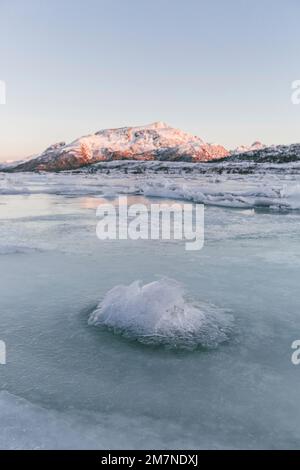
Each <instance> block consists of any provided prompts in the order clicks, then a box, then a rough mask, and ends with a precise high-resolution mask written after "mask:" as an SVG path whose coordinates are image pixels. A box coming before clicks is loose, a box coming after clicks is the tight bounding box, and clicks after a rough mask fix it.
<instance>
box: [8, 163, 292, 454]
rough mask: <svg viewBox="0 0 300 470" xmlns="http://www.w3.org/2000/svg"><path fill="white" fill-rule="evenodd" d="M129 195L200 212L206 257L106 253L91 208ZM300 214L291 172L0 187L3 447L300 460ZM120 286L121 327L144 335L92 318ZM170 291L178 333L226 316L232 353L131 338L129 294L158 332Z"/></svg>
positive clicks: (132, 248) (117, 314) (32, 177)
mask: <svg viewBox="0 0 300 470" xmlns="http://www.w3.org/2000/svg"><path fill="white" fill-rule="evenodd" d="M119 194H128V196H129V203H130V202H140V201H142V202H144V203H146V204H150V203H151V202H153V201H155V200H156V198H158V197H159V198H160V199H159V201H160V202H162V201H164V202H167V203H172V202H174V198H176V199H178V200H184V201H185V202H187V201H190V202H204V203H205V244H204V248H203V249H202V250H200V251H186V250H185V244H184V242H181V241H169V242H162V241H141V240H138V241H127V240H123V241H109V240H106V241H101V242H100V241H99V240H98V239H97V237H96V234H95V231H96V224H97V221H98V219H97V218H96V208H97V206H98V204H99V203H101V202H103V201H110V202H112V201H115V200H116V197H117V196H118V195H119ZM299 208H300V177H299V176H298V175H297V174H292V173H288V172H284V173H282V174H280V173H278V172H276V173H274V172H270V173H268V172H260V173H257V174H251V175H241V174H232V175H226V174H225V175H223V174H222V175H216V174H209V175H201V174H199V175H198V174H193V175H182V174H178V173H177V174H171V175H170V174H166V175H165V174H162V173H158V174H154V173H152V174H141V175H137V174H127V175H124V174H123V173H122V172H118V171H115V172H110V174H108V175H105V174H94V175H89V174H77V175H68V174H57V175H56V174H0V218H1V224H0V235H1V237H0V263H1V266H0V269H1V283H0V318H1V322H0V339H1V340H4V341H5V342H6V347H7V364H6V365H0V380H1V382H0V387H1V392H0V423H1V427H0V448H5V449H7V448H13V449H20V448H25V449H29V448H99V449H100V448H111V449H114V448H163V449H167V448H213V449H215V448H217V449H220V448H268V449H270V448H299V447H300V444H299V443H300V406H299V387H300V366H299V367H297V366H294V365H292V363H291V353H292V349H291V343H292V342H293V341H294V340H295V339H299V338H300V321H299V319H300V315H299V311H300V296H299V279H300V232H299V221H300V212H299ZM166 278H170V279H175V280H176V282H178V283H180V286H183V289H184V292H185V294H184V295H185V298H184V300H183V297H182V296H181V294H180V293H178V292H177V291H176V295H175V294H174V295H173V291H172V289H171V290H170V289H169V284H168V285H164V284H163V283H164V282H165V281H162V279H166ZM137 280H141V281H142V283H137V282H136V281H137ZM149 283H154V290H153V287H152V288H150V289H149V288H147V290H146V293H145V291H140V289H142V287H141V286H144V285H149ZM155 283H156V284H155ZM130 285H131V286H134V287H132V289H135V290H134V295H133V294H132V291H128V289H129V287H128V286H130ZM150 285H152V286H153V284H150ZM116 286H125V287H123V288H122V289H123V290H121V291H120V290H119V289H120V288H117V291H116V290H115V294H116V293H117V299H118V302H119V304H118V302H117V307H116V308H114V309H113V310H110V311H109V312H110V315H109V318H110V321H111V322H117V327H119V326H120V321H121V323H122V322H123V323H122V328H124V329H125V331H126V330H128V325H129V326H130V327H132V325H133V327H134V330H131V332H132V331H133V333H134V334H133V335H130V334H129V335H126V334H125V337H124V335H120V334H118V331H115V330H114V328H110V327H109V328H105V327H103V325H99V322H98V321H94V322H91V320H90V321H89V319H91V316H92V318H94V319H95V318H96V320H97V319H98V317H97V316H96V317H95V312H97V309H98V313H99V308H100V309H101V306H103V304H102V302H103V301H105V299H106V302H108V305H111V303H110V300H111V297H110V296H111V293H110V294H109V292H110V291H111V289H116ZM126 286H127V287H126ZM164 290H165V292H167V293H168V302H169V303H168V302H167V306H168V308H169V305H171V306H172V308H173V307H174V305H175V307H176V312H177V313H178V308H177V307H178V305H179V309H181V310H180V316H179V317H176V319H175V320H176V321H175V323H174V317H173V316H171V317H170V318H171V319H172V322H173V323H172V325H175V330H176V332H178V330H179V331H183V330H182V329H180V328H182V323H180V325H181V326H178V325H179V323H178V321H180V322H181V321H182V318H181V315H182V312H183V314H185V313H187V314H188V315H190V312H191V311H192V314H193V315H192V318H193V319H194V318H196V317H194V315H196V313H195V311H194V310H193V309H194V308H199V309H200V312H201V314H204V315H205V314H207V313H208V312H209V313H211V312H213V313H214V315H216V317H217V318H218V319H219V318H221V317H219V316H218V315H221V316H222V315H225V316H226V315H228V317H226V319H229V318H230V319H231V320H232V322H233V328H231V326H232V324H231V323H230V334H228V337H227V338H226V341H220V342H217V344H215V345H214V346H215V347H213V348H207V347H200V348H196V349H193V350H192V351H191V350H186V349H180V348H178V349H176V348H175V349H174V348H166V347H164V344H162V345H158V344H156V343H155V342H154V344H153V342H151V344H144V343H143V342H142V343H141V342H140V341H138V340H137V341H136V339H139V338H138V335H136V332H137V331H138V332H140V328H141V327H142V328H144V323H140V319H138V323H136V318H135V317H132V312H133V310H132V309H129V310H128V311H127V310H126V309H124V306H123V304H122V299H124V295H125V297H126V296H127V295H128V294H130V293H131V297H130V298H132V297H133V301H132V302H133V303H132V308H135V309H137V310H138V309H139V306H140V305H143V306H144V307H143V312H144V313H145V315H148V318H149V315H152V317H151V321H150V322H149V323H148V324H147V328H150V331H152V330H151V329H153V325H155V326H156V320H157V319H156V317H155V318H154V317H153V315H156V313H157V312H158V311H160V309H161V310H162V311H164V309H165V306H166V304H165V303H164V302H165V300H164V298H163V291H164ZM151 295H152V296H153V302H156V304H157V308H155V309H153V308H152V307H153V305H152V303H151V301H149V296H150V297H151ZM182 295H183V294H182ZM160 297H161V298H162V300H161V301H160V300H159V299H160ZM145 298H146V300H145ZM195 305H196V306H197V307H195ZM211 309H213V310H211ZM106 312H107V311H106ZM128 312H129V314H128ZM111 313H113V316H111ZM93 315H94V317H93ZM152 318H153V321H152ZM190 318H191V317H190V316H188V319H190ZM206 318H208V317H205V319H206ZM222 318H223V317H222ZM159 319H160V318H159ZM91 323H93V324H91ZM97 323H98V326H97ZM169 324H170V321H169V317H168V316H165V317H164V321H163V324H162V327H163V328H164V331H166V330H165V329H166V328H167V327H168V325H169ZM185 325H186V323H183V326H185ZM217 325H218V324H217ZM104 326H105V325H104ZM107 326H111V325H107ZM194 326H195V324H194V323H193V322H192V324H191V327H192V328H193V327H194ZM196 326H197V327H198V323H196ZM117 329H118V328H117ZM147 331H148V330H147ZM167 331H168V332H169V330H167ZM171 331H172V332H174V328H173V329H172V328H171ZM188 331H189V332H190V331H191V330H190V329H188ZM193 331H194V330H193ZM196 331H199V330H197V328H196ZM205 331H206V330H205ZM201 332H203V330H201ZM128 336H129V337H128Z"/></svg>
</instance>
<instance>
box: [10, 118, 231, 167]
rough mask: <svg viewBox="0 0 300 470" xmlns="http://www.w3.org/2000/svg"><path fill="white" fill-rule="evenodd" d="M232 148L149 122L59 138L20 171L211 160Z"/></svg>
mask: <svg viewBox="0 0 300 470" xmlns="http://www.w3.org/2000/svg"><path fill="white" fill-rule="evenodd" d="M227 155H229V152H228V151H227V150H226V149H225V148H224V147H222V146H221V145H216V144H208V143H206V142H204V141H203V140H202V139H200V137H197V136H193V135H191V134H188V133H186V132H183V131H181V130H179V129H175V128H173V127H170V126H168V125H167V124H165V123H164V122H155V123H153V124H149V125H146V126H138V127H122V128H118V129H104V130H101V131H99V132H96V133H95V134H91V135H87V136H84V137H81V138H79V139H77V140H75V141H74V142H72V143H70V144H65V142H60V143H58V144H55V145H52V146H51V147H49V148H47V149H46V150H45V151H44V152H43V153H42V154H41V155H39V156H38V157H35V158H33V159H30V160H28V161H26V162H23V163H21V164H19V165H17V166H15V167H14V168H13V169H14V170H17V171H35V170H44V171H59V170H69V169H75V168H80V167H83V166H86V165H90V164H93V163H97V162H101V161H110V160H124V159H131V160H161V161H193V162H197V161H210V160H214V159H218V158H223V157H226V156H227Z"/></svg>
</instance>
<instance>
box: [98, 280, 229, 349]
mask: <svg viewBox="0 0 300 470" xmlns="http://www.w3.org/2000/svg"><path fill="white" fill-rule="evenodd" d="M89 324H90V325H95V326H104V327H107V328H109V329H110V330H112V331H114V332H115V333H119V334H121V335H123V336H125V337H127V338H130V339H135V340H138V341H140V342H142V343H146V344H153V345H163V346H166V347H168V348H181V349H190V350H193V349H196V348H197V347H203V348H215V347H217V346H218V345H219V344H220V343H223V342H225V341H227V340H229V338H230V334H231V332H232V329H233V317H232V315H229V314H228V313H225V312H224V311H223V310H222V309H219V308H217V307H215V306H213V305H209V304H204V303H201V304H199V303H198V304H196V303H190V302H188V301H187V300H186V299H185V297H184V290H183V287H182V286H181V284H179V283H178V282H177V281H174V280H172V279H161V280H158V281H155V282H151V283H149V284H145V285H142V283H141V281H135V282H133V283H132V284H130V285H129V286H124V285H118V286H116V287H114V288H113V289H111V290H110V291H109V292H107V294H106V295H105V296H104V298H103V300H102V301H101V302H100V304H99V305H98V306H97V308H96V310H95V311H94V312H93V313H92V314H91V316H90V318H89Z"/></svg>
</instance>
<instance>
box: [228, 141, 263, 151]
mask: <svg viewBox="0 0 300 470" xmlns="http://www.w3.org/2000/svg"><path fill="white" fill-rule="evenodd" d="M264 148H266V145H264V144H262V143H261V142H259V141H258V140H257V141H256V142H253V144H252V145H241V146H240V147H237V148H236V149H235V150H233V152H232V153H234V154H237V153H246V152H254V151H255V150H262V149H264Z"/></svg>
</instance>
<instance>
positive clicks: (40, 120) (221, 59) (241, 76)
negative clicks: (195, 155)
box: [0, 0, 300, 160]
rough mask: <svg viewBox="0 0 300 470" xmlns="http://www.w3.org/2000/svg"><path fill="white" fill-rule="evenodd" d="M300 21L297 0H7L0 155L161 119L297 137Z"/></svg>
mask: <svg viewBox="0 0 300 470" xmlns="http://www.w3.org/2000/svg"><path fill="white" fill-rule="evenodd" d="M299 21H300V2H299V0H285V1H283V0H252V1H251V0H247V1H246V0H227V1H224V0H207V1H201V0H185V1H183V0H180V1H177V0H147V1H146V0H144V1H143V0H0V80H5V81H6V85H7V104H6V105H0V159H1V160H5V159H9V158H19V157H24V156H27V155H30V154H33V153H37V152H40V151H42V150H43V149H44V148H45V147H47V146H48V145H50V144H52V143H54V142H57V141H60V140H65V141H71V140H73V139H75V138H76V137H79V136H81V135H84V134H88V133H91V132H95V131H97V130H99V129H101V128H106V127H120V126H125V125H139V124H147V123H149V122H152V121H158V120H160V121H166V122H167V123H169V124H170V125H172V126H175V127H179V128H181V129H183V130H186V131H189V132H192V133H194V134H197V135H199V136H201V137H202V138H204V139H205V140H207V141H208V142H219V143H221V144H223V145H225V146H226V147H229V148H232V147H234V146H236V145H239V144H243V143H245V144H250V143H252V142H253V141H254V140H257V139H259V140H262V141H263V142H265V143H268V144H270V143H290V142H300V132H299V124H300V106H295V105H292V104H291V100H290V95H291V89H290V87H291V82H292V81H293V80H296V79H300V28H299Z"/></svg>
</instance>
